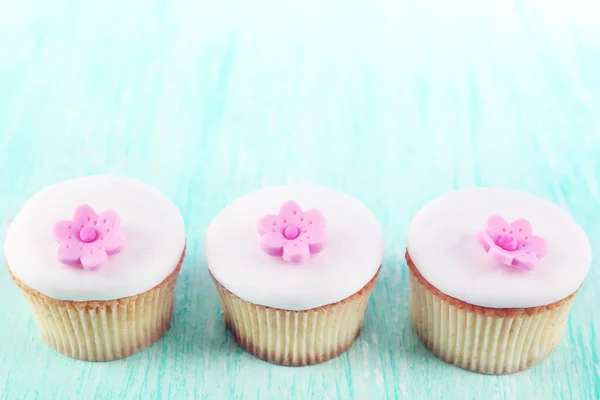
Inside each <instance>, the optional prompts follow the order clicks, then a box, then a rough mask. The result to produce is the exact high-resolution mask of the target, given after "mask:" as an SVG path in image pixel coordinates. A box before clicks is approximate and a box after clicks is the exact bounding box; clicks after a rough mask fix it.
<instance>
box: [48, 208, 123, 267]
mask: <svg viewBox="0 0 600 400" xmlns="http://www.w3.org/2000/svg"><path fill="white" fill-rule="evenodd" d="M119 226H120V218H119V216H118V215H117V213H116V212H114V211H111V210H107V211H104V212H103V213H101V214H96V212H95V211H94V209H93V208H92V207H90V206H88V205H85V204H84V205H81V206H79V207H77V209H75V214H74V216H73V220H72V221H59V222H57V223H56V224H54V229H53V232H54V239H55V240H56V241H57V242H59V245H58V250H57V258H58V261H60V262H61V263H63V264H70V265H78V264H81V266H82V267H83V268H85V269H87V270H95V269H97V268H99V267H101V266H102V265H104V264H106V263H107V261H108V256H110V255H113V254H117V253H119V252H120V251H121V250H123V248H124V247H125V236H124V235H123V233H121V231H120V230H119Z"/></svg>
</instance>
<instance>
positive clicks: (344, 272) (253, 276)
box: [205, 185, 384, 366]
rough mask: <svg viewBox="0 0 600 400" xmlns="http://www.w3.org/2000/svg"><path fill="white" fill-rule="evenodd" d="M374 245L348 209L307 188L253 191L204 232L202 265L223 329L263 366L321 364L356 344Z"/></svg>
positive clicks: (378, 256) (377, 255) (342, 199)
mask: <svg viewBox="0 0 600 400" xmlns="http://www.w3.org/2000/svg"><path fill="white" fill-rule="evenodd" d="M383 247H384V246H383V236H382V233H381V229H380V227H379V225H378V223H377V221H376V220H375V218H374V216H373V214H371V212H370V211H369V210H368V209H367V208H366V207H365V206H364V205H363V204H361V203H360V202H359V201H358V200H356V199H354V198H352V197H350V196H348V195H346V194H343V193H340V192H337V191H335V190H332V189H327V188H323V187H318V186H312V185H300V186H281V187H272V188H266V189H261V190H257V191H254V192H251V193H249V194H247V195H245V196H243V197H241V198H240V199H238V200H236V201H234V202H233V203H231V204H230V205H229V206H227V207H226V208H225V209H223V210H222V211H221V212H220V213H219V214H218V215H217V216H216V218H215V219H214V220H213V221H212V223H211V224H210V226H209V228H208V231H207V233H206V238H205V256H206V262H207V264H208V268H209V271H210V274H211V276H212V278H213V281H214V283H215V285H216V288H217V291H218V293H219V297H220V300H221V305H222V309H223V317H224V319H225V325H226V327H227V329H228V330H229V331H231V333H232V334H233V336H234V337H235V340H236V341H237V342H238V344H239V345H240V346H241V347H242V348H243V349H244V350H246V351H247V352H249V353H251V354H253V355H254V356H256V357H258V358H261V359H263V360H265V361H268V362H271V363H275V364H280V365H290V366H303V365H311V364H316V363H320V362H323V361H327V360H329V359H331V358H333V357H336V356H337V355H339V354H341V353H342V352H344V351H345V350H346V349H348V348H349V347H350V346H351V345H352V343H353V342H354V340H355V339H356V337H357V336H358V335H359V333H360V331H361V328H362V325H363V319H364V314H365V310H366V308H367V303H368V301H369V297H370V295H371V292H372V291H373V287H374V286H375V281H376V280H377V276H378V273H379V269H380V266H381V262H382V258H383Z"/></svg>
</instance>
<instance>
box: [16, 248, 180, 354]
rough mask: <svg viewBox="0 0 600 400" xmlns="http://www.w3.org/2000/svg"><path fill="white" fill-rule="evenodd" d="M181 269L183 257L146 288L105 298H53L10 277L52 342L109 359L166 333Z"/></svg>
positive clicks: (59, 347)
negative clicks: (78, 300)
mask: <svg viewBox="0 0 600 400" xmlns="http://www.w3.org/2000/svg"><path fill="white" fill-rule="evenodd" d="M182 259H183V256H182ZM180 268H181V262H180V263H179V265H178V266H177V268H176V269H175V271H173V273H171V275H169V276H168V277H167V278H166V279H165V280H164V281H163V282H162V283H160V284H159V285H158V286H155V287H154V288H152V289H150V290H148V291H147V292H144V293H142V294H139V295H137V296H132V297H125V298H122V299H119V300H109V301H83V302H74V301H61V300H55V299H51V298H49V297H47V296H45V295H43V294H41V293H39V292H37V291H35V290H33V289H31V288H29V287H28V286H26V285H25V284H24V283H23V282H21V281H20V280H18V279H17V278H16V277H14V276H13V279H14V280H15V282H16V283H17V285H18V286H19V288H20V289H21V291H22V292H23V295H24V296H25V298H26V299H27V302H28V303H29V305H30V306H31V309H32V311H33V315H34V317H35V320H36V322H37V325H38V328H39V330H40V333H41V335H42V338H43V339H44V341H45V342H46V343H48V345H49V346H50V347H52V348H53V349H55V350H56V351H58V352H60V353H62V354H64V355H67V356H69V357H72V358H77V359H80V360H85V361H111V360H117V359H120V358H124V357H127V356H130V355H132V354H134V353H136V352H137V351H139V350H141V349H144V348H146V347H148V346H150V345H151V344H153V343H154V342H156V341H157V340H159V339H160V338H161V337H162V335H163V334H164V333H165V331H166V330H167V328H168V327H169V324H170V323H171V318H172V316H173V307H174V303H175V285H176V282H177V275H178V274H179V270H180ZM11 275H12V274H11Z"/></svg>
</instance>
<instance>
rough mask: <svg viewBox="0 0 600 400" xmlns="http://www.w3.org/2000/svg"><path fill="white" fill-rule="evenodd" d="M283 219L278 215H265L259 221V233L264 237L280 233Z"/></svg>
mask: <svg viewBox="0 0 600 400" xmlns="http://www.w3.org/2000/svg"><path fill="white" fill-rule="evenodd" d="M282 230H283V227H282V226H281V218H279V216H277V215H273V214H269V215H265V216H264V217H262V218H261V219H259V220H258V233H259V234H260V235H261V236H262V235H264V234H265V233H267V232H278V231H282Z"/></svg>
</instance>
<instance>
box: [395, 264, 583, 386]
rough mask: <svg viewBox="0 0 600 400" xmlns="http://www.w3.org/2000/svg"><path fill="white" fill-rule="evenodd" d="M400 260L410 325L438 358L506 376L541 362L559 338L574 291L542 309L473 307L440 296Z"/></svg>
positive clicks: (413, 268)
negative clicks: (404, 273) (405, 277)
mask: <svg viewBox="0 0 600 400" xmlns="http://www.w3.org/2000/svg"><path fill="white" fill-rule="evenodd" d="M406 258H407V261H408V265H409V268H410V314H411V321H412V324H413V326H414V328H415V331H416V332H417V335H418V336H419V338H420V339H421V341H422V342H423V344H424V345H425V347H427V348H428V349H429V350H430V351H431V352H432V353H433V354H435V355H436V356H437V357H439V358H440V359H441V360H443V361H445V362H447V363H450V364H454V365H456V366H458V367H460V368H463V369H466V370H470V371H473V372H478V373H481V374H511V373H514V372H519V371H522V370H525V369H527V368H529V367H531V366H533V365H534V364H537V363H538V362H540V361H542V360H543V359H544V358H546V357H547V356H548V355H549V354H550V353H551V352H552V350H554V349H555V348H556V346H557V345H558V343H559V342H560V340H561V338H562V336H563V333H564V331H565V328H566V325H567V320H568V316H569V310H570V308H571V305H572V303H573V299H574V298H575V293H573V294H572V295H570V296H569V297H567V298H565V299H563V300H560V301H558V302H556V303H553V304H550V305H548V306H544V307H532V308H520V309H504V308H486V307H480V306H474V305H472V304H469V303H465V302H463V301H461V300H458V299H455V298H453V297H450V296H447V295H444V294H442V293H441V292H440V291H439V290H437V289H436V288H435V287H433V286H432V285H431V284H430V283H429V282H427V281H426V280H425V278H423V276H422V275H421V274H420V273H419V271H418V270H417V268H416V267H415V265H414V264H413V263H412V261H411V260H410V257H409V256H408V254H407V257H406Z"/></svg>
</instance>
